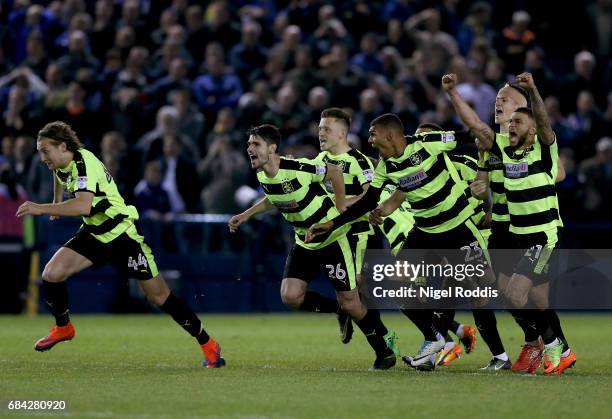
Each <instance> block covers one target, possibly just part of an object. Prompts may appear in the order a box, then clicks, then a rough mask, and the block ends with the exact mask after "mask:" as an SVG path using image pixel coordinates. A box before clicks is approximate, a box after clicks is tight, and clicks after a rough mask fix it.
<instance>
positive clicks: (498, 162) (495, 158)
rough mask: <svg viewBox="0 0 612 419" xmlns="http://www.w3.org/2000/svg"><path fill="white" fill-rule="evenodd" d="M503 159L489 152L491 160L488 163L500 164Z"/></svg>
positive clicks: (492, 164) (491, 164)
mask: <svg viewBox="0 0 612 419" xmlns="http://www.w3.org/2000/svg"><path fill="white" fill-rule="evenodd" d="M501 162H502V161H501V159H500V158H499V157H497V156H496V155H495V154H489V160H488V163H489V165H490V166H496V165H498V164H501Z"/></svg>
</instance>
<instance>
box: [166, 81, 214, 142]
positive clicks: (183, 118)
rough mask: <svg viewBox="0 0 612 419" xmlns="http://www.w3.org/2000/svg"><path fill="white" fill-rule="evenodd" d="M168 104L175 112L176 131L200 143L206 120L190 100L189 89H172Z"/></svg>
mask: <svg viewBox="0 0 612 419" xmlns="http://www.w3.org/2000/svg"><path fill="white" fill-rule="evenodd" d="M170 104H171V105H172V106H173V107H174V108H175V109H176V112H177V118H178V119H177V127H178V132H179V133H180V134H182V135H185V136H186V137H189V138H190V139H191V140H193V142H194V143H195V144H200V141H201V137H202V134H203V133H204V127H205V123H206V120H205V119H204V115H203V114H202V113H201V112H200V111H199V110H198V107H197V106H196V105H195V103H193V101H192V100H191V89H189V88H187V89H179V90H174V91H173V92H171V94H170Z"/></svg>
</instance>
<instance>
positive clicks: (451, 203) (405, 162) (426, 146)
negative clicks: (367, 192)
mask: <svg viewBox="0 0 612 419" xmlns="http://www.w3.org/2000/svg"><path fill="white" fill-rule="evenodd" d="M413 138H414V139H415V141H413V142H409V143H408V144H407V146H406V149H405V150H404V152H403V154H402V155H401V156H399V157H391V158H388V159H381V161H380V162H379V163H378V166H377V167H376V169H375V170H374V179H373V180H372V183H371V187H374V188H382V187H383V186H384V185H385V184H386V183H388V182H390V183H392V184H394V185H396V186H397V187H398V188H399V189H400V190H401V191H403V192H405V193H406V200H407V201H408V203H409V204H410V208H411V209H412V213H413V215H414V221H415V225H416V227H417V228H419V229H421V230H423V231H425V232H428V233H441V232H444V231H448V230H451V229H453V228H455V227H457V226H458V225H460V224H462V223H464V222H465V221H466V220H467V219H468V218H469V217H470V216H471V215H472V214H473V212H474V211H473V209H472V206H471V205H470V203H469V201H468V197H469V196H471V194H470V190H469V186H468V185H467V183H466V182H465V181H463V180H461V179H459V177H458V176H451V172H450V171H449V167H448V166H447V163H446V161H445V158H444V152H446V151H450V150H453V149H454V148H455V146H456V144H457V142H456V139H455V133H454V132H428V133H424V134H417V135H415V136H414V137H413ZM452 170H454V169H452Z"/></svg>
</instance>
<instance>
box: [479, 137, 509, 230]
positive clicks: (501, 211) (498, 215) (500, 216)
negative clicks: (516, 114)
mask: <svg viewBox="0 0 612 419" xmlns="http://www.w3.org/2000/svg"><path fill="white" fill-rule="evenodd" d="M495 143H496V144H497V145H498V147H497V148H495V147H494V150H491V151H485V152H484V154H483V156H482V157H481V159H480V160H479V162H478V166H479V168H478V170H480V171H484V172H487V173H488V175H489V188H490V189H491V200H492V202H493V207H492V208H491V220H492V221H493V222H504V223H509V222H510V214H509V213H508V200H507V198H506V190H505V188H504V163H503V162H502V155H501V153H500V152H499V150H502V149H504V148H506V147H509V146H510V139H509V137H508V134H500V133H497V134H495Z"/></svg>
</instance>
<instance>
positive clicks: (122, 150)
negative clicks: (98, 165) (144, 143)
mask: <svg viewBox="0 0 612 419" xmlns="http://www.w3.org/2000/svg"><path fill="white" fill-rule="evenodd" d="M100 160H101V161H102V163H104V165H105V166H106V168H107V169H108V172H109V173H110V174H111V176H112V177H113V179H114V181H115V183H116V184H117V189H119V192H120V193H121V196H123V197H125V199H126V200H127V201H131V199H132V193H133V190H134V185H135V184H136V182H138V179H139V177H140V173H141V170H142V168H141V165H140V161H141V159H140V156H138V153H137V151H130V150H128V146H127V143H126V142H125V138H123V136H122V135H121V134H120V133H118V132H117V131H109V132H107V133H105V134H104V135H103V136H102V141H101V142H100Z"/></svg>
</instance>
